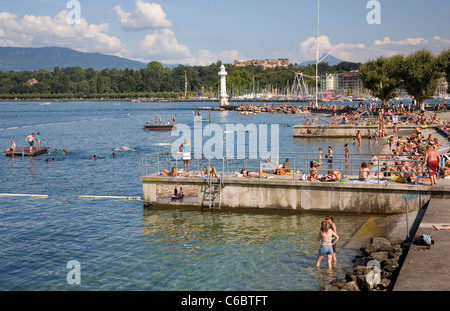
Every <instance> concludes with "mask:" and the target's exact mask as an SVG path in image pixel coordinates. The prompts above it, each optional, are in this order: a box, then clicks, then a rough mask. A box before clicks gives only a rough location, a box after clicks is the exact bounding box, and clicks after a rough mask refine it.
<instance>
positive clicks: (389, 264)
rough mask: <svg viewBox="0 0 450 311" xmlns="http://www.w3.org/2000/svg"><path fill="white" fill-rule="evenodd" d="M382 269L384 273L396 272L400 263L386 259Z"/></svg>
mask: <svg viewBox="0 0 450 311" xmlns="http://www.w3.org/2000/svg"><path fill="white" fill-rule="evenodd" d="M382 267H383V270H384V271H387V272H394V271H395V270H396V269H397V268H398V267H399V264H398V261H396V260H393V259H386V260H384V261H383V262H382Z"/></svg>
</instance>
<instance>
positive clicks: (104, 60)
mask: <svg viewBox="0 0 450 311" xmlns="http://www.w3.org/2000/svg"><path fill="white" fill-rule="evenodd" d="M55 66H59V67H60V68H67V67H75V66H78V67H81V68H93V69H95V70H96V71H101V70H103V69H105V68H108V69H113V68H117V69H126V68H128V69H134V70H138V69H142V68H146V67H147V63H143V62H139V61H134V60H130V59H126V58H122V57H118V56H112V55H104V54H100V53H83V52H78V51H75V50H72V49H69V48H61V47H43V48H19V47H0V71H25V70H30V71H36V70H39V69H46V70H48V71H53V70H54V68H55ZM163 66H164V65H163ZM169 67H170V66H169Z"/></svg>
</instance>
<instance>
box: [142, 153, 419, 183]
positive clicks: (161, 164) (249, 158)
mask: <svg viewBox="0 0 450 311" xmlns="http://www.w3.org/2000/svg"><path fill="white" fill-rule="evenodd" d="M373 155H374V154H373V153H371V154H355V155H350V157H349V158H345V155H344V154H338V153H334V155H333V158H332V159H328V158H327V157H326V156H325V155H324V156H323V158H322V159H320V158H319V157H318V154H317V153H281V154H280V155H279V156H278V164H281V165H283V161H285V159H289V168H288V169H284V170H285V171H288V172H287V173H288V175H291V176H292V179H293V180H298V179H301V177H302V176H303V175H304V174H306V175H307V176H308V177H309V176H310V164H311V161H315V162H317V163H320V162H321V166H319V167H317V168H316V170H317V172H318V175H319V177H323V176H326V175H327V174H328V171H339V172H340V173H341V175H342V176H348V179H350V178H351V179H358V178H359V170H360V167H361V164H362V163H363V162H366V163H367V164H369V162H370V161H371V160H372V156H373ZM375 156H376V157H377V159H375V160H373V161H375V163H374V164H371V165H368V168H369V172H370V175H371V180H376V181H378V182H380V181H382V180H384V179H386V177H388V176H390V175H391V174H394V175H396V174H398V173H400V172H399V170H400V169H401V168H402V167H405V165H404V164H402V163H401V161H406V162H407V165H406V166H407V167H410V168H413V169H414V170H413V172H412V174H409V175H415V178H417V179H416V180H414V181H413V182H412V184H417V185H418V184H419V183H421V181H420V178H423V176H425V175H427V169H426V167H425V165H424V163H423V161H421V160H418V159H414V160H402V158H392V155H391V154H375ZM400 157H401V156H400ZM266 160H268V161H269V159H265V158H263V157H260V156H258V155H257V154H256V153H246V154H245V157H242V158H238V159H236V158H234V157H233V156H225V157H223V158H221V159H210V158H207V157H204V156H199V155H197V154H192V159H191V160H189V173H191V174H196V175H199V176H204V177H205V178H208V177H209V169H207V168H208V167H211V168H212V167H214V168H215V169H216V171H217V174H220V175H221V176H222V177H224V178H228V177H230V176H231V177H232V176H235V175H236V173H240V172H241V170H242V169H245V170H247V171H258V170H259V171H260V172H263V174H267V173H269V174H270V173H272V172H273V170H274V169H276V168H275V165H276V164H275V163H271V165H272V167H270V166H269V165H268V164H267V162H266ZM270 160H272V161H274V162H275V160H276V159H270ZM330 160H332V161H331V162H332V163H329V161H330ZM142 166H143V167H144V168H145V175H146V176H147V175H150V174H158V173H160V172H161V170H162V169H165V170H170V169H172V168H173V167H175V168H176V169H177V170H179V169H183V168H184V162H183V160H182V159H181V153H180V154H177V155H176V156H172V155H171V154H170V152H166V153H153V154H147V155H144V156H143V157H142ZM393 168H395V171H394V170H393ZM205 171H206V172H205ZM402 173H405V174H408V172H402ZM261 175H262V174H260V176H259V178H262V177H263V176H261ZM256 178H258V177H256ZM413 179H414V177H413ZM222 181H223V178H222ZM339 181H341V182H342V181H344V179H343V178H341V179H340V180H339Z"/></svg>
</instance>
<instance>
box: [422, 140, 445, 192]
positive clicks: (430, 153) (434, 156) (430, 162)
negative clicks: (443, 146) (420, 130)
mask: <svg viewBox="0 0 450 311" xmlns="http://www.w3.org/2000/svg"><path fill="white" fill-rule="evenodd" d="M424 162H425V164H426V165H427V168H428V172H429V174H430V181H431V186H434V185H436V175H437V171H438V168H439V163H441V156H440V155H439V153H438V152H437V151H436V149H434V145H433V144H430V145H429V147H427V150H426V151H425V161H424Z"/></svg>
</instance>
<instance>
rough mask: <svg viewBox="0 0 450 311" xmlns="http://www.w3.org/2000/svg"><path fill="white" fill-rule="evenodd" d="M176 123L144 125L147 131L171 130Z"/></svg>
mask: <svg viewBox="0 0 450 311" xmlns="http://www.w3.org/2000/svg"><path fill="white" fill-rule="evenodd" d="M173 127H174V125H151V124H150V125H144V130H146V131H171V130H172V129H173Z"/></svg>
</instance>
